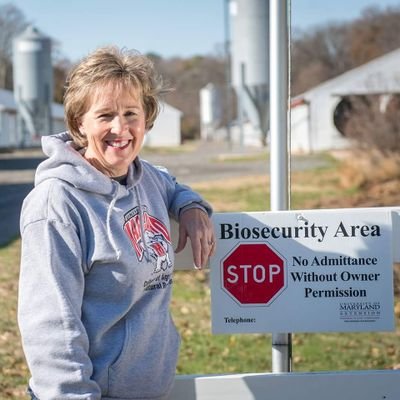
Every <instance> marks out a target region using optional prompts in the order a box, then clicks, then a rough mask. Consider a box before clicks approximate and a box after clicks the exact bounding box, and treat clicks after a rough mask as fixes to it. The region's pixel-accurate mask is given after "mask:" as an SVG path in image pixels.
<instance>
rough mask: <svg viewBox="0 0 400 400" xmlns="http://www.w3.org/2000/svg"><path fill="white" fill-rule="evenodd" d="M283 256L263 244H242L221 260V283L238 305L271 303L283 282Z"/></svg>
mask: <svg viewBox="0 0 400 400" xmlns="http://www.w3.org/2000/svg"><path fill="white" fill-rule="evenodd" d="M285 269H286V268H285V259H284V258H283V257H282V256H281V255H279V253H277V252H276V250H274V249H273V248H272V247H270V246H269V245H267V244H266V243H241V244H239V245H238V246H236V247H235V248H234V249H233V250H232V251H231V252H230V253H229V254H227V256H226V257H225V258H224V259H222V285H223V288H224V289H225V291H226V292H227V293H228V294H229V295H230V296H232V297H233V298H234V300H236V301H237V302H239V303H240V304H259V305H268V304H270V303H271V302H272V301H273V300H274V299H275V298H276V297H277V296H278V295H279V294H280V292H281V291H282V290H283V289H284V287H285V283H286V279H285V276H286V271H285Z"/></svg>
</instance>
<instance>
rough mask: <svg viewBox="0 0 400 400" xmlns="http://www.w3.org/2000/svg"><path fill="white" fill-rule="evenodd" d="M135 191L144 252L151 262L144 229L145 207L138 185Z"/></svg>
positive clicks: (147, 259)
mask: <svg viewBox="0 0 400 400" xmlns="http://www.w3.org/2000/svg"><path fill="white" fill-rule="evenodd" d="M134 191H135V197H136V201H137V204H138V207H139V222H140V234H141V235H142V241H143V252H144V256H145V258H146V261H147V262H150V261H151V259H150V254H149V249H148V247H147V240H146V235H145V229H144V221H143V219H144V218H143V208H142V205H141V203H140V196H139V191H138V188H137V187H136V186H135V188H134Z"/></svg>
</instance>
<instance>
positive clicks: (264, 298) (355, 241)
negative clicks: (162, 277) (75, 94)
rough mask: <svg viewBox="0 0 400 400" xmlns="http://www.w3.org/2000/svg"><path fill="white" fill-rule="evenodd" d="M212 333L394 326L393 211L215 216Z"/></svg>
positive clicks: (212, 260)
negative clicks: (215, 239) (215, 248)
mask: <svg viewBox="0 0 400 400" xmlns="http://www.w3.org/2000/svg"><path fill="white" fill-rule="evenodd" d="M213 221H214V226H215V230H216V235H217V239H218V243H217V252H216V254H215V256H214V257H213V258H212V259H211V260H210V268H211V302H212V304H211V305H212V329H213V333H256V332H327V331H334V332H347V331H387V330H393V329H394V312H393V305H394V304H393V301H394V297H393V255H392V212H391V211H390V210H388V209H379V208H376V209H374V208H369V209H341V210H308V211H280V212H259V213H227V214H223V213H221V214H216V215H215V216H214V219H213Z"/></svg>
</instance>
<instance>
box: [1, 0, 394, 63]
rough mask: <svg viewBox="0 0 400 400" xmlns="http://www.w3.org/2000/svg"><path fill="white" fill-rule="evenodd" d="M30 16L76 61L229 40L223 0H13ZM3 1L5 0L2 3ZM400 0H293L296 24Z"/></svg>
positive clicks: (199, 49)
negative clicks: (115, 49)
mask: <svg viewBox="0 0 400 400" xmlns="http://www.w3.org/2000/svg"><path fill="white" fill-rule="evenodd" d="M11 2H12V3H14V4H15V5H16V6H17V7H18V8H20V9H21V10H22V11H23V12H24V14H25V16H26V18H27V20H28V21H31V22H33V23H34V25H36V26H37V28H39V29H40V30H41V31H42V32H44V33H45V34H47V35H49V36H51V37H52V38H53V39H55V40H57V41H58V43H59V45H60V50H61V52H62V54H64V55H65V56H66V57H68V58H69V59H71V60H72V61H75V60H77V59H79V58H81V57H82V56H84V55H85V54H87V53H88V52H90V51H92V50H93V49H95V48H96V47H98V46H101V45H106V44H116V45H118V46H126V47H129V48H136V49H138V50H139V51H141V52H142V53H147V52H155V53H158V54H160V55H161V56H163V57H171V56H182V57H187V56H191V55H195V54H210V53H215V52H216V51H217V49H219V50H220V51H222V44H223V41H224V0H198V1H194V0H60V1H58V0H14V1H12V0H11ZM2 3H4V1H3V2H2ZM388 5H392V6H400V0H292V1H291V19H292V26H293V27H294V28H300V29H303V30H304V29H309V28H312V27H314V26H316V25H320V24H324V23H326V22H341V21H348V20H352V19H355V18H357V17H358V16H360V12H361V10H363V9H365V8H366V7H368V6H378V7H380V8H384V7H386V6H388Z"/></svg>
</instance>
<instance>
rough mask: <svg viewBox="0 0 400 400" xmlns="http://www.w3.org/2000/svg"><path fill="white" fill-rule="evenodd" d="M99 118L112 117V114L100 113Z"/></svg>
mask: <svg viewBox="0 0 400 400" xmlns="http://www.w3.org/2000/svg"><path fill="white" fill-rule="evenodd" d="M97 118H99V119H110V118H112V115H111V114H100V115H99V116H98V117H97Z"/></svg>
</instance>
